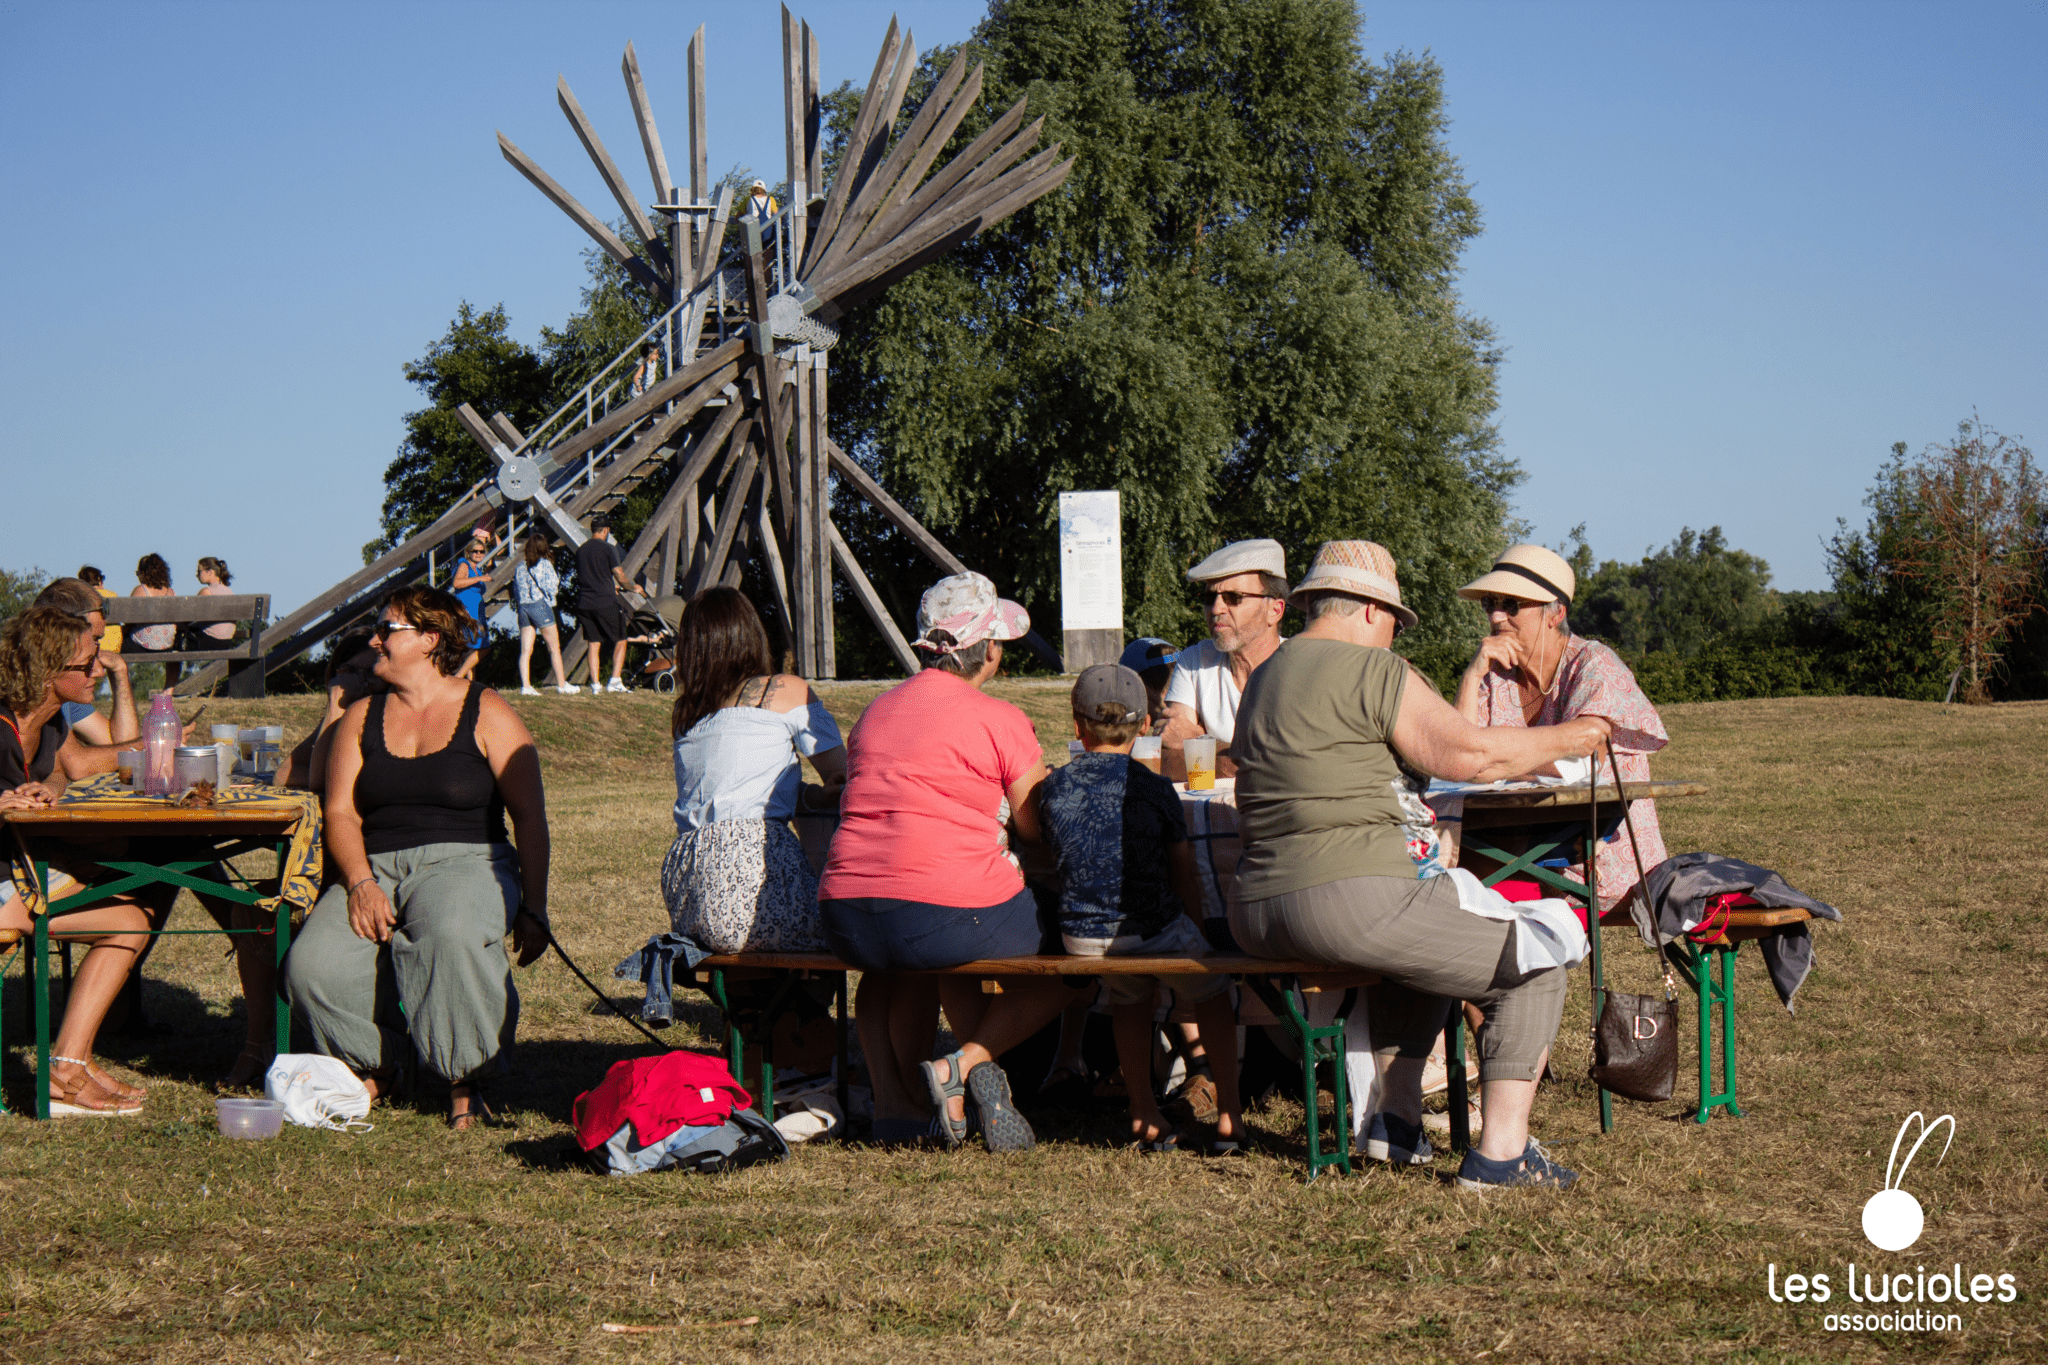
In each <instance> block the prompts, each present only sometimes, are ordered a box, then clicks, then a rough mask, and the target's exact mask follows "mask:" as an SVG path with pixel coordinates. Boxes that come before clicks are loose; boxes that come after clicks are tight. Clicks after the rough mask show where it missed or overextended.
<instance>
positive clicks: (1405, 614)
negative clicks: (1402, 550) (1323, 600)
mask: <svg viewBox="0 0 2048 1365" xmlns="http://www.w3.org/2000/svg"><path fill="white" fill-rule="evenodd" d="M1312 592H1345V593H1350V594H1351V595H1352V596H1353V597H1363V598H1366V599H1367V600H1368V601H1373V602H1377V603H1379V604H1380V605H1381V606H1383V607H1385V608H1386V609H1387V610H1389V611H1391V612H1393V613H1394V619H1395V620H1397V621H1399V622H1400V623H1401V624H1402V625H1404V626H1412V625H1414V624H1415V622H1416V620H1417V619H1418V618H1417V617H1416V615H1415V613H1414V611H1413V610H1411V609H1410V608H1408V607H1404V606H1402V605H1401V580H1400V578H1399V576H1398V575H1397V574H1396V573H1395V571H1394V557H1393V556H1392V555H1390V554H1388V553H1387V547H1386V546H1384V545H1378V544H1375V543H1373V542H1372V541H1370V540H1330V541H1325V542H1324V543H1323V545H1322V547H1321V548H1320V549H1318V550H1317V551H1316V558H1315V562H1314V563H1313V564H1311V565H1309V566H1308V576H1307V577H1306V578H1304V579H1302V580H1301V582H1300V583H1298V584H1296V585H1295V589H1294V591H1293V592H1291V593H1289V594H1288V595H1287V602H1288V605H1290V606H1294V607H1300V606H1302V605H1303V603H1302V600H1301V599H1302V596H1303V594H1305V593H1312Z"/></svg>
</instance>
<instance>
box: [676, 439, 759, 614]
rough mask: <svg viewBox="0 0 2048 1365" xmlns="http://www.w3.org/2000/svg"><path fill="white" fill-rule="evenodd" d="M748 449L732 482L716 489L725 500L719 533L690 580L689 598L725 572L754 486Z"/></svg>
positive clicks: (752, 457)
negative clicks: (702, 563) (728, 557)
mask: <svg viewBox="0 0 2048 1365" xmlns="http://www.w3.org/2000/svg"><path fill="white" fill-rule="evenodd" d="M759 463H760V462H759V460H757V459H756V458H755V455H754V452H753V451H752V450H751V449H750V450H748V451H747V453H746V454H745V455H743V456H741V457H740V467H739V468H738V469H737V470H735V471H734V472H733V476H732V481H731V482H730V483H728V484H726V485H725V487H724V488H722V489H720V490H719V496H720V497H721V498H722V499H724V501H725V510H724V511H723V512H721V513H720V514H719V518H718V533H717V534H716V535H715V536H714V537H713V538H712V541H711V553H710V555H709V556H707V557H706V558H705V560H704V567H703V569H702V570H701V571H700V572H699V573H698V575H697V577H696V578H695V579H693V580H692V581H691V584H690V594H689V595H690V596H692V597H695V596H696V595H697V594H698V593H700V592H702V591H703V590H704V589H705V588H707V587H709V586H711V585H712V584H713V583H716V582H718V581H719V580H720V577H721V576H722V575H723V574H724V572H725V561H726V556H728V555H730V554H731V553H732V538H733V536H734V535H735V534H736V533H737V532H738V531H739V527H740V519H741V518H742V517H743V516H745V515H746V511H747V501H748V498H747V494H748V492H749V490H751V489H752V487H753V485H754V471H755V469H756V467H757V466H758V465H759Z"/></svg>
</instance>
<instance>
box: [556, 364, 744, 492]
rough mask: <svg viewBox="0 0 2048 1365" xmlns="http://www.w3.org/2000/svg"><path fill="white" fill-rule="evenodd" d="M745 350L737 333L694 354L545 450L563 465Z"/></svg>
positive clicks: (688, 389)
mask: <svg viewBox="0 0 2048 1365" xmlns="http://www.w3.org/2000/svg"><path fill="white" fill-rule="evenodd" d="M746 351H747V343H746V341H745V340H744V339H742V338H740V337H734V338H733V339H732V340H731V341H728V342H727V343H725V345H723V346H720V347H719V348H718V349H717V350H715V351H711V352H708V353H706V354H704V355H701V356H698V357H697V358H696V359H695V360H693V361H691V362H690V363H689V364H688V365H685V366H684V367H683V368H682V369H680V370H677V371H675V372H674V373H673V374H671V375H670V376H669V377H668V378H666V379H664V380H662V381H661V382H660V383H659V384H656V385H654V386H653V387H651V388H649V389H648V390H647V391H646V392H645V393H643V394H641V395H640V396H639V397H638V398H635V399H632V400H630V401H628V402H625V403H621V404H620V405H619V406H618V407H615V408H613V409H612V410H611V411H610V412H609V413H606V414H605V415H604V416H603V417H600V418H599V419H598V420H597V421H595V422H593V423H591V424H590V425H589V426H587V427H585V428H584V429H583V430H581V431H579V432H577V433H576V434H575V435H574V436H571V437H568V438H567V439H566V440H563V441H561V442H559V443H558V444H556V445H552V446H549V447H548V448H547V450H546V452H545V453H546V454H547V456H548V458H550V459H552V460H554V461H555V463H557V464H560V465H564V466H566V465H568V464H569V463H570V462H571V461H573V460H578V459H581V458H582V457H583V456H584V455H585V454H586V453H588V452H589V451H592V450H595V449H597V448H598V447H599V446H600V445H603V444H604V443H605V442H606V441H607V440H610V439H611V438H612V437H613V436H615V435H617V434H618V433H619V432H621V431H624V430H625V429H626V428H627V427H629V426H633V425H635V424H636V423H638V422H639V421H640V419H641V418H643V417H646V416H648V415H649V414H650V413H652V412H653V411H654V410H655V409H656V408H660V407H665V406H667V405H668V404H669V403H670V402H671V401H673V400H674V399H676V398H678V397H680V396H682V395H683V394H685V393H687V392H689V391H690V390H691V389H693V388H695V387H696V386H697V385H699V384H701V383H703V382H704V380H705V378H706V377H707V376H708V375H711V374H714V373H716V372H717V371H718V370H720V369H723V368H724V367H725V366H727V365H730V364H732V363H733V362H734V361H737V360H739V359H740V358H741V357H742V356H744V355H745V354H746Z"/></svg>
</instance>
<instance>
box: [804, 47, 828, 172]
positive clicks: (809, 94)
mask: <svg viewBox="0 0 2048 1365" xmlns="http://www.w3.org/2000/svg"><path fill="white" fill-rule="evenodd" d="M823 73H824V65H823V59H822V57H821V56H820V54H819V52H818V35H817V33H816V32H815V31H814V30H813V29H812V28H811V23H810V20H808V19H806V20H805V21H804V108H805V109H806V110H807V111H808V112H807V113H806V114H805V116H804V183H805V184H806V185H809V186H810V187H811V192H812V193H813V194H816V193H817V192H819V191H820V190H822V189H823V188H824V187H825V140H824V138H823V136H822V133H823V131H824V120H825V106H824V105H823V104H821V103H820V102H819V100H818V84H819V81H820V80H821V79H822V78H823Z"/></svg>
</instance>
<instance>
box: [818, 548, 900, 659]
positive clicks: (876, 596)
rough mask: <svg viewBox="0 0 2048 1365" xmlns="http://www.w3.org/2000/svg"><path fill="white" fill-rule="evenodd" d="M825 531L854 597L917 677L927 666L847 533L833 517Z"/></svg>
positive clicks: (834, 558)
mask: <svg viewBox="0 0 2048 1365" xmlns="http://www.w3.org/2000/svg"><path fill="white" fill-rule="evenodd" d="M825 534H826V536H827V537H828V538H829V539H830V541H831V544H832V561H833V563H835V564H837V565H838V566H839V572H840V573H842V574H844V575H846V582H847V584H848V586H850V587H851V588H852V589H853V596H854V600H855V601H857V602H859V603H860V604H861V606H862V607H863V608H864V609H865V610H866V611H867V614H868V619H869V620H870V621H873V622H874V623H875V629H876V630H879V631H880V632H882V640H883V642H884V643H885V644H887V645H888V646H889V652H890V653H892V654H894V655H895V656H896V662H897V663H899V664H901V665H903V671H904V672H905V673H908V674H910V675H912V676H913V677H915V676H916V675H917V673H918V672H920V671H921V670H922V669H923V668H924V664H923V663H922V662H921V661H920V660H919V659H918V657H917V651H916V650H914V649H912V648H911V647H910V641H908V640H906V639H904V638H903V632H902V631H901V630H900V629H898V628H897V625H896V622H895V621H894V620H893V619H891V617H890V615H889V609H888V608H887V607H886V606H884V605H883V604H882V595H881V594H880V593H878V592H876V591H875V585H874V584H873V583H871V582H869V581H868V576H867V574H866V572H865V571H863V570H862V568H861V567H860V561H859V560H857V559H855V558H854V557H853V551H852V549H850V548H849V547H848V546H847V543H846V537H844V536H842V535H840V534H839V528H838V527H837V526H835V525H833V524H832V522H831V521H829V520H828V521H826V523H825Z"/></svg>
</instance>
